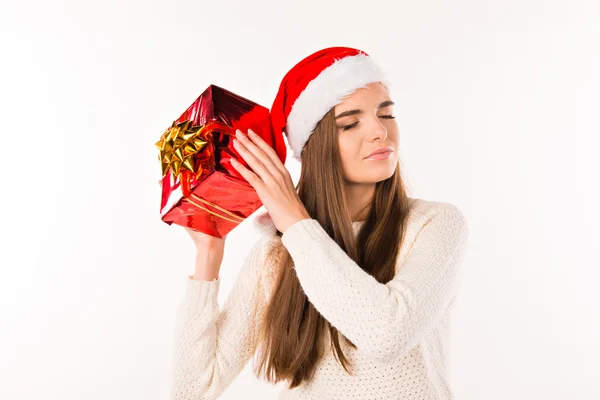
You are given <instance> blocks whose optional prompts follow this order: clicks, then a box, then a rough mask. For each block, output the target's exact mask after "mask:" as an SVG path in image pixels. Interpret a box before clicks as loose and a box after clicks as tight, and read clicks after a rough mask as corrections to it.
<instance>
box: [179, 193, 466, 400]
mask: <svg viewBox="0 0 600 400" xmlns="http://www.w3.org/2000/svg"><path fill="white" fill-rule="evenodd" d="M410 200H411V204H412V208H411V211H410V214H409V219H408V226H407V233H406V235H405V240H404V242H403V244H402V246H401V249H400V253H399V256H398V261H397V264H396V265H397V267H396V274H395V277H394V278H393V279H392V280H391V281H390V282H388V283H386V284H381V283H379V282H378V281H377V280H376V279H375V278H374V277H373V276H371V275H370V274H369V273H367V272H365V271H363V270H362V269H361V268H360V267H359V266H358V265H357V264H356V263H355V262H354V261H353V260H352V259H351V258H349V257H348V256H347V255H346V253H345V252H344V251H343V250H342V249H341V248H340V247H339V246H338V245H337V243H335V242H334V241H333V240H332V239H331V237H330V236H329V235H328V234H327V233H326V232H325V231H324V230H323V228H322V227H321V225H320V224H319V222H318V221H317V220H315V219H303V220H300V221H298V222H296V223H295V224H293V225H292V226H290V227H289V228H288V229H287V230H286V231H285V232H284V234H283V236H282V237H281V238H279V237H277V236H275V235H274V234H273V233H274V232H275V231H274V226H273V225H271V227H269V226H268V225H264V223H263V222H260V224H259V223H258V222H257V226H259V228H261V227H262V228H264V227H265V226H266V229H261V232H262V233H263V235H262V236H261V237H260V238H259V239H258V240H257V242H256V244H255V245H254V246H253V248H252V250H251V251H250V254H249V255H248V256H247V258H246V260H245V262H244V264H243V266H242V267H241V269H240V272H239V275H238V277H237V278H236V281H235V283H234V286H233V288H232V290H231V292H230V294H229V295H228V297H227V299H226V301H225V304H224V305H223V307H222V308H221V309H219V305H218V303H217V294H218V291H219V283H220V278H219V279H216V280H213V281H198V280H193V279H191V276H188V277H187V278H186V279H187V288H186V292H185V294H184V296H183V299H182V301H181V303H180V305H179V308H178V310H177V319H176V326H175V342H174V358H173V381H172V386H171V399H172V400H192V399H193V400H198V399H216V398H217V397H218V396H219V395H220V394H221V393H222V392H223V391H224V390H225V389H226V388H227V387H228V386H229V385H230V384H231V382H232V381H233V379H235V377H236V376H237V375H238V374H239V373H240V372H241V370H242V369H243V368H244V367H245V365H246V364H247V362H248V361H249V360H250V359H251V357H252V356H253V354H254V350H253V349H255V345H256V339H257V328H258V326H257V322H258V321H259V320H260V319H261V318H262V316H263V315H264V311H265V309H266V305H267V304H268V298H269V294H270V289H269V284H268V283H269V280H268V279H267V277H268V276H269V275H270V273H269V272H272V271H273V269H272V266H271V267H269V266H267V265H265V250H266V249H268V248H269V246H270V245H272V244H273V243H275V242H274V241H275V240H281V241H282V242H283V245H284V246H285V247H286V249H287V250H288V251H289V253H290V255H291V256H292V259H293V261H294V268H295V269H296V273H297V276H298V279H299V281H300V284H301V286H302V288H303V290H304V292H305V293H306V295H307V297H308V299H309V301H310V302H311V303H312V304H313V305H314V306H315V308H316V309H317V310H318V311H319V312H320V313H321V314H322V315H323V316H324V317H325V319H327V320H328V321H329V322H330V323H331V324H332V325H333V326H335V327H336V328H337V329H338V330H339V331H340V333H341V334H343V335H344V336H346V337H347V338H348V339H350V341H352V342H353V343H354V344H355V345H356V346H357V349H353V348H352V347H350V346H349V345H348V344H347V343H346V342H345V341H344V340H340V346H341V347H342V350H343V353H344V355H345V356H346V357H347V358H348V360H349V361H350V370H351V372H352V373H353V375H349V374H348V373H347V372H346V371H345V370H344V368H343V367H342V366H341V364H340V363H339V362H338V361H337V360H336V359H335V356H334V354H333V351H332V350H331V346H330V344H329V332H328V330H326V334H327V337H326V340H325V343H328V344H327V346H328V347H327V348H328V349H329V351H326V352H325V353H324V356H323V358H322V359H321V360H320V361H319V365H318V370H317V372H316V374H315V376H314V378H313V379H312V380H311V381H310V382H304V383H303V384H302V385H301V386H299V387H296V388H294V389H292V390H289V389H287V387H285V388H284V389H283V390H282V391H281V392H280V395H279V397H278V399H319V400H329V399H331V400H334V399H410V400H430V399H431V400H433V399H443V400H449V399H453V392H452V390H451V385H450V383H449V381H448V374H447V372H448V371H447V366H448V332H449V323H450V311H451V309H452V306H453V304H454V301H455V299H456V295H457V290H458V287H459V283H460V272H461V270H462V268H461V264H462V260H463V257H464V254H465V250H466V247H467V237H468V227H467V222H466V219H465V217H464V214H463V213H462V212H461V211H460V210H459V209H458V208H457V207H456V206H455V205H453V204H450V203H445V202H437V201H428V200H423V199H410ZM257 221H259V220H258V219H257ZM262 221H264V220H262ZM362 223H363V221H357V222H353V227H354V228H355V233H356V232H358V229H359V228H360V226H361V224H362ZM271 224H272V221H271ZM292 351H293V350H292Z"/></svg>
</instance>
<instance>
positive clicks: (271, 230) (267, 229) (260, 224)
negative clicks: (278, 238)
mask: <svg viewBox="0 0 600 400" xmlns="http://www.w3.org/2000/svg"><path fill="white" fill-rule="evenodd" d="M254 226H255V227H256V228H257V229H258V230H259V231H260V232H261V233H263V234H267V235H275V234H276V233H277V227H275V223H274V222H273V219H272V218H271V215H270V214H269V213H268V211H263V212H260V213H259V214H258V215H257V216H256V218H255V219H254Z"/></svg>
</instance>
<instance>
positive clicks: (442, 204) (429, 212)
mask: <svg viewBox="0 0 600 400" xmlns="http://www.w3.org/2000/svg"><path fill="white" fill-rule="evenodd" d="M409 204H410V206H411V209H410V214H411V215H414V216H428V217H432V216H434V215H437V214H440V213H446V214H449V215H453V216H454V217H456V218H465V214H464V213H463V211H462V209H461V208H460V207H459V206H458V205H456V204H455V203H451V202H447V201H441V200H428V199H423V198H419V197H409Z"/></svg>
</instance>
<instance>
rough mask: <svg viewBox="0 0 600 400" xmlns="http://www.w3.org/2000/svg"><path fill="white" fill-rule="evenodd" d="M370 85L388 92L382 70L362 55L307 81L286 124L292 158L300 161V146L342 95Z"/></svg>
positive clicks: (331, 67)
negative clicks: (377, 86)
mask: <svg viewBox="0 0 600 400" xmlns="http://www.w3.org/2000/svg"><path fill="white" fill-rule="evenodd" d="M373 82H381V83H383V85H384V86H385V87H386V88H387V89H388V91H389V89H390V85H389V82H388V81H387V77H386V76H385V74H384V72H383V71H382V69H381V68H380V67H379V66H378V65H377V64H376V63H375V62H374V61H373V60H372V58H371V57H370V56H367V55H365V54H362V53H361V54H358V55H355V56H348V57H344V58H341V59H338V60H336V61H335V62H334V63H333V64H331V65H330V66H329V67H327V68H325V69H324V70H323V71H321V73H320V74H319V75H318V76H317V77H316V78H314V79H313V80H312V81H310V82H309V84H308V85H307V86H306V88H305V89H304V91H302V93H300V95H299V96H298V98H297V99H296V102H295V103H294V105H293V106H292V109H291V111H290V114H289V115H288V118H287V122H286V124H287V128H286V130H287V138H288V143H289V145H290V148H291V150H292V157H294V158H295V159H296V160H298V161H300V152H301V151H302V147H304V144H305V143H306V142H307V141H308V138H309V137H310V135H311V134H312V132H313V130H314V129H315V127H316V126H317V123H318V122H319V121H320V120H321V118H323V116H325V114H327V112H328V111H329V110H331V109H332V108H333V107H335V106H336V105H338V104H340V103H341V102H342V100H343V98H344V97H345V96H347V95H349V94H351V93H352V92H354V91H355V90H357V89H360V88H365V87H367V85H368V84H369V83H373Z"/></svg>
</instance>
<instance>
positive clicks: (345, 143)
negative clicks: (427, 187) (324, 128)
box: [335, 82, 399, 183]
mask: <svg viewBox="0 0 600 400" xmlns="http://www.w3.org/2000/svg"><path fill="white" fill-rule="evenodd" d="M335 115H336V124H337V132H338V145H339V148H340V156H341V159H342V168H343V171H344V178H345V180H346V181H347V182H348V183H377V182H379V181H382V180H384V179H387V178H389V177H390V176H392V175H393V174H394V171H395V169H396V165H397V163H398V145H399V132H398V124H397V123H396V120H395V119H394V118H395V114H394V105H393V102H392V101H391V99H390V97H389V95H388V92H387V90H386V89H385V87H384V86H383V85H382V84H381V83H380V82H375V83H371V84H369V85H368V87H367V88H361V89H358V90H356V91H355V92H353V93H352V94H350V95H349V96H348V97H346V98H345V99H344V101H343V102H342V103H340V104H338V105H337V106H335ZM387 146H389V147H391V148H392V149H393V151H392V152H391V153H388V154H387V157H386V158H382V159H373V158H367V156H368V155H369V154H370V153H371V152H372V151H374V150H377V149H380V148H382V147H387Z"/></svg>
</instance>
